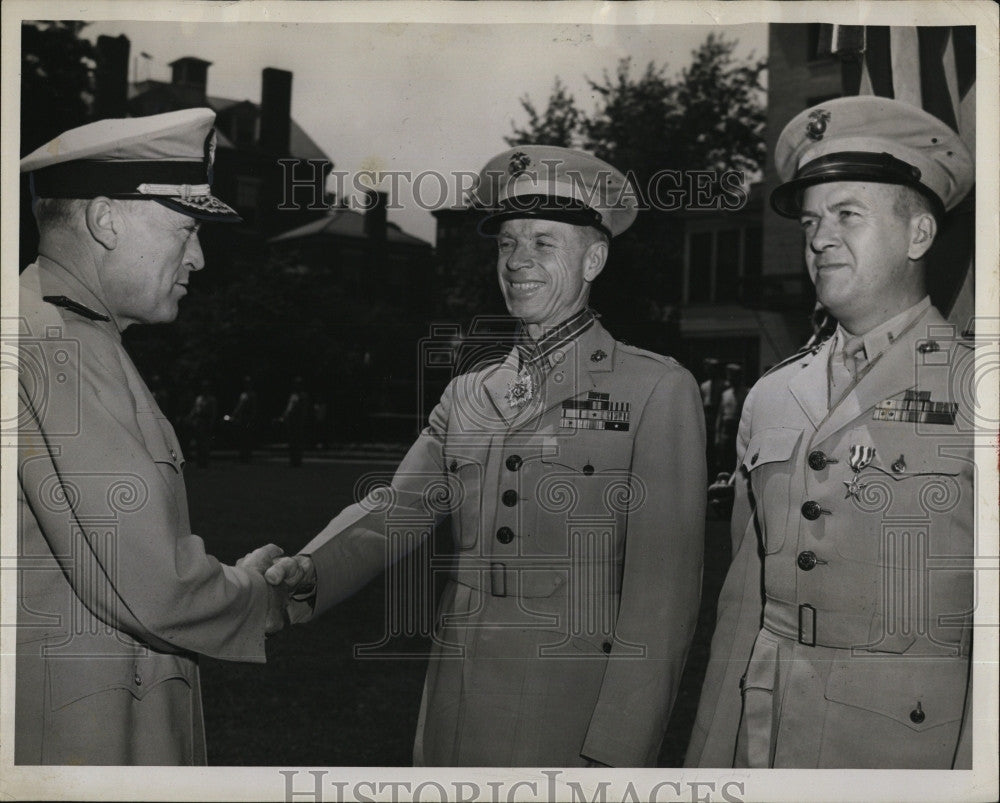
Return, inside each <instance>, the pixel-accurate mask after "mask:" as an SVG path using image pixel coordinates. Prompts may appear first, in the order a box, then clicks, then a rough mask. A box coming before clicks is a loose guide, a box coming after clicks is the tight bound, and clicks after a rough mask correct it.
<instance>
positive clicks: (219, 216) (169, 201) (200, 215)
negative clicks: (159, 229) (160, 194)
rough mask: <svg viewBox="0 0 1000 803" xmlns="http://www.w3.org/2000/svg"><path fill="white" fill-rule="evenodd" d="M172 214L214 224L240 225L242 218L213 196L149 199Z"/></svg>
mask: <svg viewBox="0 0 1000 803" xmlns="http://www.w3.org/2000/svg"><path fill="white" fill-rule="evenodd" d="M149 200H151V201H156V202H157V203H158V204H162V205H163V206H165V207H167V208H168V209H172V210H173V211H174V212H180V213H181V214H182V215H187V216H188V217H193V218H195V219H197V220H205V221H212V222H215V223H242V222H243V218H242V217H240V215H239V213H238V212H237V211H236V210H235V209H233V208H232V207H231V206H229V205H228V204H225V203H223V202H222V201H220V200H219V199H218V198H216V197H215V196H214V195H200V196H198V197H196V198H188V199H184V198H180V197H166V198H150V199H149Z"/></svg>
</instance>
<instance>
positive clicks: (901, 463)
mask: <svg viewBox="0 0 1000 803" xmlns="http://www.w3.org/2000/svg"><path fill="white" fill-rule="evenodd" d="M892 470H893V471H894V472H895V473H896V474H902V473H903V472H904V471H906V460H905V459H904V457H903V455H900V456H899V460H896V461H894V462H893V464H892Z"/></svg>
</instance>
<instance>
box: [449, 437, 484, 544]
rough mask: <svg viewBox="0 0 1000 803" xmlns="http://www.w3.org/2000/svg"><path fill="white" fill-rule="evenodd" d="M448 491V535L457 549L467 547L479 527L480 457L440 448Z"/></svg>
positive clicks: (482, 467)
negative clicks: (449, 529) (449, 516)
mask: <svg viewBox="0 0 1000 803" xmlns="http://www.w3.org/2000/svg"><path fill="white" fill-rule="evenodd" d="M444 465H445V472H446V473H447V476H448V495H449V502H450V506H451V510H452V518H451V521H452V528H451V529H452V534H453V535H452V537H453V538H454V541H455V544H456V545H457V546H458V547H459V548H460V549H471V548H472V547H474V546H475V545H476V544H477V543H478V541H479V533H480V531H481V530H482V527H483V472H484V470H485V466H484V464H483V463H482V462H481V460H479V459H477V458H476V457H474V456H472V455H471V454H465V453H462V452H459V451H454V450H452V451H448V450H446V451H445V452H444Z"/></svg>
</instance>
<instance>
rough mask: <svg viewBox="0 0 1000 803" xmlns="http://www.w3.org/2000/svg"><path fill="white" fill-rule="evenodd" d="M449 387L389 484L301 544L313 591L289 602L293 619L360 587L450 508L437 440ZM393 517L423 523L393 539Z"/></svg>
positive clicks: (410, 523)
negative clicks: (313, 570) (310, 595)
mask: <svg viewBox="0 0 1000 803" xmlns="http://www.w3.org/2000/svg"><path fill="white" fill-rule="evenodd" d="M451 393H452V391H451V385H449V386H448V389H447V390H446V391H445V393H444V395H443V396H442V398H441V401H440V402H439V403H438V404H437V406H435V408H434V410H432V411H431V415H430V418H429V421H428V425H427V427H426V428H425V429H424V431H423V432H422V433H421V434H420V436H419V437H418V438H417V440H416V441H415V442H414V444H413V445H412V446H411V447H410V450H409V451H408V452H407V454H406V456H405V457H404V458H403V460H402V462H401V463H400V464H399V467H398V468H397V469H396V472H395V474H394V475H393V477H392V480H391V482H390V483H389V485H388V486H387V487H386V486H383V487H378V488H375V489H374V490H372V491H371V492H370V493H369V494H367V495H366V496H365V497H364V498H363V499H362V500H361V501H360V502H357V503H355V504H353V505H351V506H349V507H347V508H345V509H344V510H343V511H341V512H340V513H339V514H338V515H337V516H336V517H335V518H334V519H333V520H332V521H331V522H330V523H329V524H328V525H327V526H326V527H325V528H324V529H323V531H322V532H320V533H319V534H318V535H317V536H316V537H315V538H313V539H312V541H310V542H309V543H308V544H306V546H305V547H304V548H303V549H302V550H301V552H300V554H303V555H309V556H310V557H311V558H312V560H313V564H314V565H315V567H316V594H315V597H314V598H313V600H311V601H297V600H292V601H291V602H290V604H289V607H288V610H289V618H290V619H291V621H292V622H293V623H299V622H304V621H306V620H308V619H309V618H311V617H312V616H315V615H318V614H320V613H322V612H323V611H326V610H327V609H329V608H331V607H332V606H334V605H336V604H337V603H338V602H340V601H342V600H344V599H346V598H347V597H349V596H351V595H352V594H354V593H355V592H357V591H358V590H360V589H361V588H363V587H364V586H365V585H367V584H368V583H369V582H370V581H371V580H372V579H374V578H375V577H377V576H378V575H379V574H380V573H382V572H383V571H385V570H386V569H387V568H388V567H389V566H390V565H391V563H392V562H393V561H395V560H399V559H400V558H402V557H404V555H405V554H407V552H410V551H413V550H415V549H416V548H418V547H419V546H420V545H421V544H422V543H423V540H424V539H426V537H427V536H428V535H429V534H430V530H431V528H432V527H433V525H434V524H435V523H437V522H439V521H441V520H442V519H443V518H444V517H445V516H446V515H447V514H448V513H449V512H450V510H449V506H448V499H447V498H446V497H445V496H444V495H443V494H444V490H445V488H446V486H445V485H444V484H443V479H444V458H443V456H442V444H443V442H444V436H445V433H446V432H447V428H448V416H449V411H450V409H451V402H450V399H451ZM393 520H396V521H400V522H405V523H406V530H408V531H410V532H412V531H413V530H414V524H419V523H424V524H425V525H426V527H424V528H423V529H422V532H421V537H420V538H418V539H413V538H399V539H396V540H395V541H393V530H394V525H393Z"/></svg>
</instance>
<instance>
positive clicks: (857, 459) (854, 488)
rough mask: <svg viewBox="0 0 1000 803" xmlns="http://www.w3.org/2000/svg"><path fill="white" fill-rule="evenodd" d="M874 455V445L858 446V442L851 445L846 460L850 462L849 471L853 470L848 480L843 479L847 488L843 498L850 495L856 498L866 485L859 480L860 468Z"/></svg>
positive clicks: (848, 497) (847, 497) (870, 460)
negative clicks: (852, 474)
mask: <svg viewBox="0 0 1000 803" xmlns="http://www.w3.org/2000/svg"><path fill="white" fill-rule="evenodd" d="M874 457H875V447H874V446H859V445H858V444H855V445H854V446H852V447H851V454H850V457H849V458H848V461H847V462H848V463H849V464H850V466H851V471H853V472H854V476H853V477H851V481H850V482H848V481H847V480H844V486H845V487H846V488H847V493H845V494H844V499H850V498H851V497H852V496H853V497H854V498H855V499H857V498H858V494H860V493H861V492H862V491H863V490H864V489H865V488H867V487H868V486H867V485H865V484H864V483H862V482H861V470H862V469H863V468H865V467H866V466H867V465H868V464H869V463H871V462H872V460H873V459H874Z"/></svg>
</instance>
